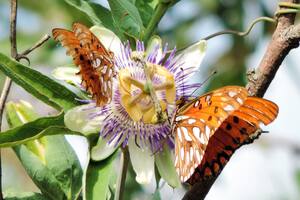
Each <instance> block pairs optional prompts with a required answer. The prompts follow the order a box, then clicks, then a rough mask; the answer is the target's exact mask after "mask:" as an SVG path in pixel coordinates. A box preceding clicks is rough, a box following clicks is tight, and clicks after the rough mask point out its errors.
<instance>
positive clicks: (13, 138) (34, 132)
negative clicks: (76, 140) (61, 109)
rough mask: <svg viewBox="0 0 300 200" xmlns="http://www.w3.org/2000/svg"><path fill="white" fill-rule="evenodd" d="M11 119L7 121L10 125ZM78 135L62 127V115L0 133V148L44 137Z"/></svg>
mask: <svg viewBox="0 0 300 200" xmlns="http://www.w3.org/2000/svg"><path fill="white" fill-rule="evenodd" d="M11 118H12V117H10V119H8V121H10V122H9V123H11ZM59 134H69V135H80V133H78V132H74V131H71V130H69V129H67V128H66V127H64V114H63V113H61V114H59V115H57V116H51V117H41V118H39V119H36V120H34V121H32V122H28V123H26V124H24V125H22V126H18V127H16V128H12V129H9V130H7V131H4V132H1V133H0V147H10V146H15V145H19V144H23V143H26V142H28V141H30V140H33V139H38V138H40V137H42V136H46V135H59Z"/></svg>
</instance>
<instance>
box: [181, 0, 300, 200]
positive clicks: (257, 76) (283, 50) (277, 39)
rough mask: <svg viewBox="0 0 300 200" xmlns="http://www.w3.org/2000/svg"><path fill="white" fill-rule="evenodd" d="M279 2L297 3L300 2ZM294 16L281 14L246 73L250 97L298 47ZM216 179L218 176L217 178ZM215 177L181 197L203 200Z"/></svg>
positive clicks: (299, 29) (265, 86)
mask: <svg viewBox="0 0 300 200" xmlns="http://www.w3.org/2000/svg"><path fill="white" fill-rule="evenodd" d="M281 2H287V3H299V2H300V0H283V1H281ZM295 17H296V14H294V13H293V14H281V15H279V16H278V23H277V26H276V28H275V31H274V33H273V35H272V39H271V41H270V42H269V44H268V47H267V49H266V52H265V54H264V55H263V57H262V59H261V62H260V64H259V66H258V67H257V69H256V70H255V71H251V72H249V73H248V84H247V86H246V87H247V89H248V91H249V93H250V95H251V96H258V97H262V96H263V95H264V94H265V92H266V91H267V89H268V87H269V85H270V84H271V82H272V80H273V79H274V77H275V75H276V72H277V71H278V69H279V67H280V66H281V64H282V62H283V60H284V59H285V57H286V56H287V55H288V53H289V52H290V51H291V50H292V49H294V48H297V47H298V46H299V42H300V24H297V25H294V22H295ZM217 177H218V176H217ZM217 177H214V178H212V179H208V180H205V181H202V182H199V183H197V184H195V185H193V186H192V188H191V189H190V190H189V191H188V192H187V193H186V194H185V196H184V197H183V199H184V200H196V199H197V200H200V199H204V198H205V197H206V195H207V193H208V192H209V190H210V188H211V187H212V186H213V184H214V182H215V180H216V179H217Z"/></svg>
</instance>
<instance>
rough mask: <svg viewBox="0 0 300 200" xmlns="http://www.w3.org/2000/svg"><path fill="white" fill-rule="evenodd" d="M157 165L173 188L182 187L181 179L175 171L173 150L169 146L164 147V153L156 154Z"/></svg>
mask: <svg viewBox="0 0 300 200" xmlns="http://www.w3.org/2000/svg"><path fill="white" fill-rule="evenodd" d="M155 164H156V166H157V169H158V171H159V174H160V175H161V177H162V178H163V179H164V180H165V181H166V182H167V183H168V184H169V185H170V186H171V187H173V188H177V187H179V186H180V185H181V183H180V180H179V177H178V175H177V173H176V171H175V167H174V162H173V159H172V154H171V150H170V149H169V147H168V145H164V148H163V151H161V152H158V153H156V154H155Z"/></svg>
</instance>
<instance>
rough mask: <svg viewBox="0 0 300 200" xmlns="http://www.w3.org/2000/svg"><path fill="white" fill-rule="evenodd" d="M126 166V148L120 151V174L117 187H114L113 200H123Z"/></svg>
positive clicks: (127, 162) (127, 153)
mask: <svg viewBox="0 0 300 200" xmlns="http://www.w3.org/2000/svg"><path fill="white" fill-rule="evenodd" d="M128 164H129V152H128V148H127V147H125V148H123V149H122V154H121V158H120V172H119V176H118V180H117V186H116V192H115V198H114V199H115V200H122V199H123V193H124V189H125V181H126V175H127V169H128Z"/></svg>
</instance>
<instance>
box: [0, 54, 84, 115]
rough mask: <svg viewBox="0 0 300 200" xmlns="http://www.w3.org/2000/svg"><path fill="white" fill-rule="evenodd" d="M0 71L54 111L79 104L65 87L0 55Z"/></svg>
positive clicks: (74, 95)
mask: <svg viewBox="0 0 300 200" xmlns="http://www.w3.org/2000/svg"><path fill="white" fill-rule="evenodd" d="M0 70H1V71H2V72H3V73H5V74H6V75H7V76H8V77H10V78H11V79H12V80H13V81H14V82H15V83H17V84H18V85H20V86H21V87H23V88H24V89H25V90H26V91H27V92H29V93H31V94H32V95H33V96H35V97H37V98H38V99H40V100H42V101H43V102H45V103H46V104H49V105H50V106H53V107H54V108H56V109H61V108H62V109H63V110H68V109H70V108H72V107H74V106H77V105H79V104H80V103H79V102H78V101H76V98H79V97H78V96H77V95H76V94H74V93H73V92H72V91H70V90H69V89H67V88H66V87H65V86H63V85H61V84H59V83H57V82H56V81H54V80H52V79H51V78H49V77H47V76H45V75H43V74H42V73H40V72H38V71H36V70H33V69H31V68H29V67H26V66H24V65H22V64H21V63H18V62H16V61H14V60H12V59H10V58H8V57H7V56H5V55H3V54H2V53H0Z"/></svg>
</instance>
